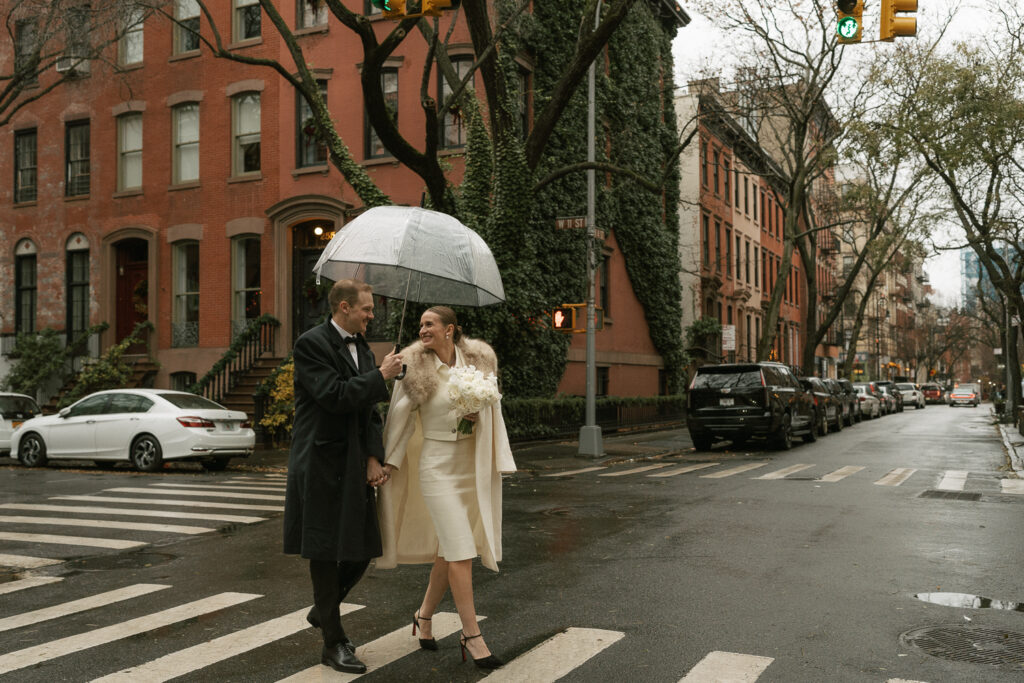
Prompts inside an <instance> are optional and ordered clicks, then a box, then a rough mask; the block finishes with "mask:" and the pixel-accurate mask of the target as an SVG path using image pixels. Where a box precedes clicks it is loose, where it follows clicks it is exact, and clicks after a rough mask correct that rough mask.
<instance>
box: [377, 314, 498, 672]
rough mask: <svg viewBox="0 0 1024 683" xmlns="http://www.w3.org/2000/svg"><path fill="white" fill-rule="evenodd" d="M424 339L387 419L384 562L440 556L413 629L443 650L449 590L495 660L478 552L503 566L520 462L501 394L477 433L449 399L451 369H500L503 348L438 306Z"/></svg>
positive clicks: (472, 634) (466, 626)
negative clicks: (511, 485)
mask: <svg viewBox="0 0 1024 683" xmlns="http://www.w3.org/2000/svg"><path fill="white" fill-rule="evenodd" d="M419 337H420V338H419V341H418V342H416V343H414V344H412V345H410V346H409V347H407V348H406V349H404V350H403V351H402V357H403V360H405V361H406V364H407V366H408V369H407V372H406V376H405V378H404V379H403V380H401V381H397V382H395V389H394V393H393V394H392V397H391V406H390V408H389V409H388V417H387V422H386V423H385V426H384V450H385V464H384V467H385V469H386V470H387V472H388V475H389V476H390V483H389V484H388V485H387V486H384V487H382V488H381V489H379V491H378V498H377V504H378V511H379V516H380V521H381V533H382V536H383V546H384V553H383V556H382V557H381V558H380V559H378V560H377V566H378V567H381V568H389V567H394V566H395V565H396V564H398V563H402V564H413V563H430V562H432V563H433V568H432V569H431V571H430V582H429V584H428V585H427V590H426V593H425V594H424V596H423V602H422V603H421V604H420V608H419V610H417V611H416V612H415V613H414V614H413V635H416V631H417V629H419V631H420V639H419V642H420V646H421V647H423V648H424V649H427V650H436V649H437V641H436V640H435V639H434V638H433V637H432V630H431V625H430V618H431V617H432V616H433V614H434V610H435V609H436V608H437V606H438V604H439V603H440V602H441V599H442V598H443V597H444V594H445V593H446V592H447V591H448V589H449V588H451V591H452V598H453V599H454V600H455V607H456V609H457V610H458V613H459V618H460V619H461V621H462V634H461V635H460V637H459V643H460V646H461V649H462V657H463V661H465V657H466V650H468V651H469V653H470V655H471V656H472V657H473V661H474V662H475V663H476V665H477V666H478V667H480V668H483V669H494V668H497V667H500V666H501V665H502V662H501V660H499V659H498V658H497V657H495V656H494V655H492V654H491V652H490V650H489V649H488V647H487V644H486V643H485V642H484V639H483V636H482V635H481V633H480V627H479V625H478V624H477V620H476V608H475V606H474V604H473V574H472V567H473V558H475V557H477V556H479V557H480V558H481V562H482V564H483V565H484V566H485V567H487V568H489V569H492V570H494V571H498V562H499V561H500V560H501V474H502V473H503V472H514V471H515V462H514V461H513V460H512V451H511V448H510V447H509V443H508V435H507V433H506V431H505V422H504V420H503V419H502V417H501V406H500V404H497V403H496V404H494V405H492V406H489V407H487V408H485V409H483V410H482V411H480V413H477V414H474V415H470V416H467V417H468V419H470V420H471V421H473V423H474V427H473V433H472V434H462V433H460V432H459V431H458V430H457V429H456V426H457V424H458V421H459V418H460V417H461V416H459V415H456V414H455V412H454V411H452V410H451V408H450V407H449V404H448V398H447V392H446V390H445V388H446V386H447V383H448V372H449V369H450V368H452V367H456V366H466V365H473V366H475V367H476V369H478V370H481V371H482V372H484V373H485V374H486V373H488V372H494V373H497V370H498V367H497V365H498V364H497V358H496V356H495V355H494V350H493V349H492V348H491V347H490V346H488V345H487V344H486V343H484V342H482V341H479V340H475V339H468V338H466V337H465V336H463V335H462V328H461V327H459V326H458V324H457V321H456V318H455V312H454V311H453V310H452V309H450V308H447V307H445V306H435V307H433V308H430V309H428V310H427V311H425V312H424V313H423V315H422V317H421V318H420V334H419Z"/></svg>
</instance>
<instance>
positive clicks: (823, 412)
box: [799, 377, 843, 436]
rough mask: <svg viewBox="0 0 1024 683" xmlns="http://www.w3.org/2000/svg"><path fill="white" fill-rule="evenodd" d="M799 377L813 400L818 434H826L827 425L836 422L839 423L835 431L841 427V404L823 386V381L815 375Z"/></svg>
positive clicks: (832, 424)
mask: <svg viewBox="0 0 1024 683" xmlns="http://www.w3.org/2000/svg"><path fill="white" fill-rule="evenodd" d="M799 379H800V384H801V385H802V386H803V388H804V391H807V392H809V393H810V394H811V398H813V400H814V412H815V415H816V417H815V424H817V429H818V436H825V435H826V434H828V429H829V427H830V426H834V425H836V424H838V425H839V426H838V427H837V429H836V431H838V430H840V429H842V428H843V425H842V415H843V409H842V406H841V405H840V404H839V401H837V400H836V398H835V397H834V396H833V395H832V392H831V391H829V388H828V387H827V386H825V382H823V381H822V380H821V379H819V378H817V377H800V378H799Z"/></svg>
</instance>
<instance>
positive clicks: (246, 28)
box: [234, 0, 260, 40]
mask: <svg viewBox="0 0 1024 683" xmlns="http://www.w3.org/2000/svg"><path fill="white" fill-rule="evenodd" d="M234 31H235V34H234V35H235V40H249V39H250V38H259V37H260V0H235V26H234Z"/></svg>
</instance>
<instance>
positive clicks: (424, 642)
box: [412, 611, 437, 650]
mask: <svg viewBox="0 0 1024 683" xmlns="http://www.w3.org/2000/svg"><path fill="white" fill-rule="evenodd" d="M420 619H422V620H423V621H430V617H421V616H420V613H419V611H417V612H414V613H413V615H412V634H413V635H416V627H417V626H419V624H418V623H417V622H418V621H419V620H420ZM420 647H421V648H423V649H424V650H436V649H437V639H436V638H420Z"/></svg>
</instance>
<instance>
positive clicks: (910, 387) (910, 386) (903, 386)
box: [896, 384, 914, 391]
mask: <svg viewBox="0 0 1024 683" xmlns="http://www.w3.org/2000/svg"><path fill="white" fill-rule="evenodd" d="M896 388H897V389H899V390H900V391H912V390H913V389H914V385H913V384H897V385H896Z"/></svg>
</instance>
